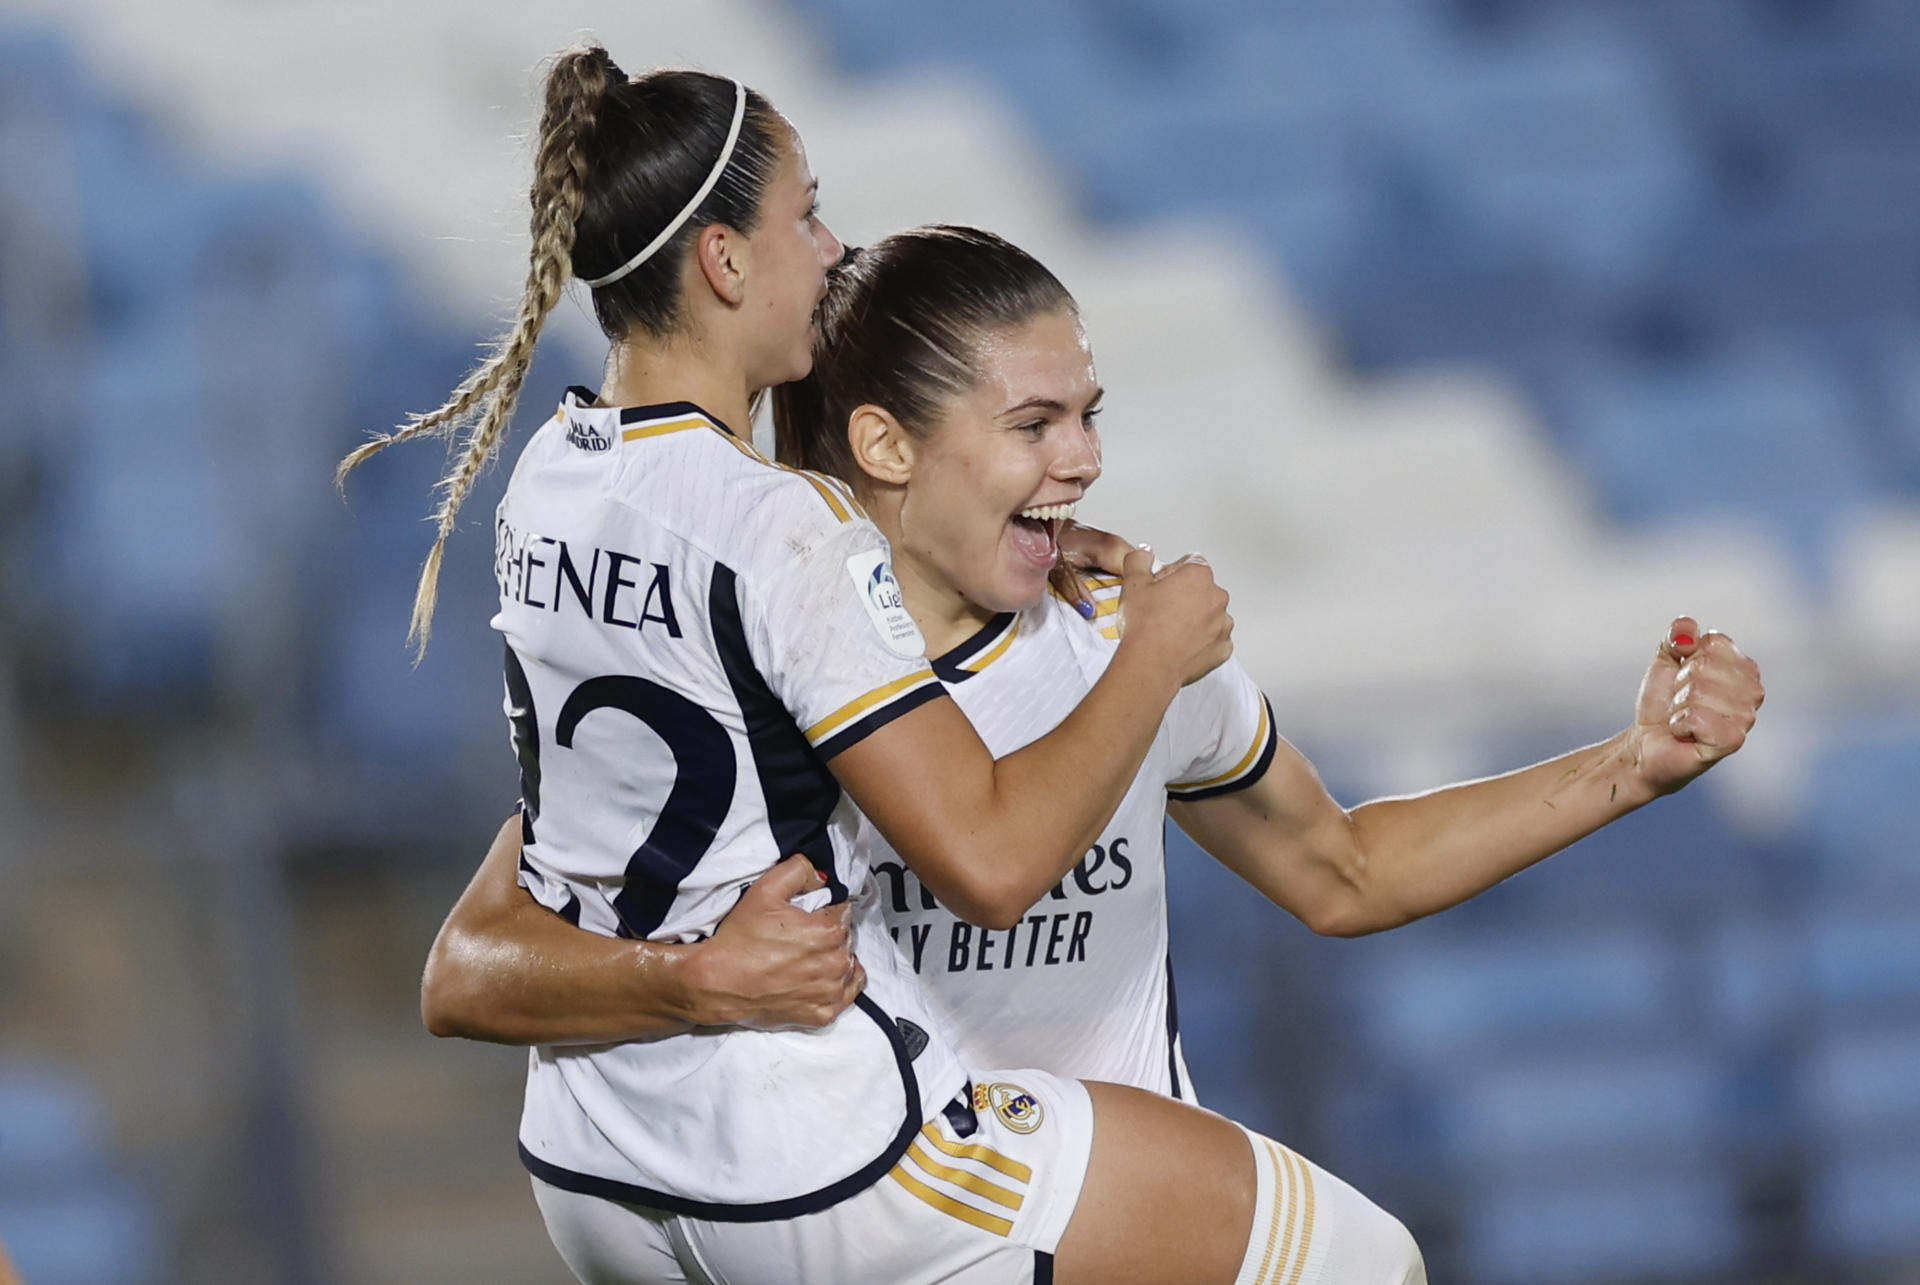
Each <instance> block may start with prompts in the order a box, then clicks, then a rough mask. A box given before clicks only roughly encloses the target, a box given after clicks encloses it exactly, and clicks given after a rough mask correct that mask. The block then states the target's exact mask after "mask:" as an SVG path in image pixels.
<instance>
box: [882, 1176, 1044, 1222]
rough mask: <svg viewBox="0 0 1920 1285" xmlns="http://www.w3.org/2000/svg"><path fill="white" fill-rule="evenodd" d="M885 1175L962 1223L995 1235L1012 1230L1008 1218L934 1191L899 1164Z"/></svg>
mask: <svg viewBox="0 0 1920 1285" xmlns="http://www.w3.org/2000/svg"><path fill="white" fill-rule="evenodd" d="M887 1177H889V1178H891V1179H893V1180H894V1181H895V1182H897V1183H899V1184H900V1185H901V1186H902V1187H905V1188H906V1189H907V1190H908V1191H910V1192H912V1193H913V1195H914V1196H916V1197H917V1198H919V1199H920V1200H923V1201H925V1202H926V1203H927V1204H929V1205H932V1206H933V1207H934V1208H935V1209H938V1210H939V1211H940V1212H941V1213H943V1214H950V1215H952V1216H953V1217H955V1218H958V1219H959V1220H960V1221H961V1222H963V1223H972V1224H973V1225H974V1226H975V1227H978V1228H980V1229H981V1230H982V1231H990V1232H992V1233H993V1234H994V1235H996V1236H1005V1235H1009V1234H1010V1233H1011V1232H1012V1231H1013V1223H1012V1222H1011V1221H1010V1220H1008V1219H1005V1218H1001V1217H998V1216H996V1215H994V1214H988V1213H982V1212H981V1211H980V1210H978V1209H975V1208H974V1207H973V1206H972V1205H965V1204H961V1203H960V1202H959V1201H957V1200H955V1199H954V1198H953V1197H952V1196H949V1195H947V1194H946V1193H945V1192H941V1191H935V1190H934V1189H933V1188H932V1187H929V1186H927V1184H926V1183H924V1182H921V1181H920V1180H919V1179H918V1178H916V1177H914V1176H913V1175H912V1174H910V1173H908V1172H907V1171H906V1170H905V1169H904V1168H903V1167H901V1166H900V1165H895V1166H894V1167H893V1168H892V1169H891V1170H889V1171H888V1173H887Z"/></svg>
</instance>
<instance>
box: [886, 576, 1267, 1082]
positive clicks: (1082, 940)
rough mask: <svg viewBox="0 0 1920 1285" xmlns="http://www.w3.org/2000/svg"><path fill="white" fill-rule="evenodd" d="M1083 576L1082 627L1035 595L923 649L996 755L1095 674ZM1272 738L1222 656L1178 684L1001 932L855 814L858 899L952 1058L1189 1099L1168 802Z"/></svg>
mask: <svg viewBox="0 0 1920 1285" xmlns="http://www.w3.org/2000/svg"><path fill="white" fill-rule="evenodd" d="M1089 585H1090V587H1091V588H1092V591H1093V593H1092V596H1093V598H1094V603H1095V606H1094V611H1095V615H1094V617H1093V619H1092V620H1091V621H1089V620H1085V619H1082V618H1081V616H1080V614H1079V613H1078V611H1076V610H1075V609H1074V608H1073V607H1071V606H1069V605H1068V604H1066V603H1065V602H1062V601H1060V600H1059V599H1058V598H1054V597H1049V598H1048V599H1047V600H1046V601H1045V602H1044V603H1042V604H1040V605H1039V606H1037V607H1034V608H1032V609H1030V610H1027V611H1024V612H1021V613H1019V614H1017V615H1015V614H1011V613H1009V614H1005V615H1001V616H997V617H995V618H994V619H993V620H992V621H991V622H989V623H988V624H987V625H986V626H985V627H984V628H983V629H982V630H981V631H980V632H979V633H977V634H976V635H974V637H973V638H971V639H969V640H968V641H967V642H965V643H962V644H961V645H960V646H959V647H956V648H955V649H954V650H952V651H950V652H948V653H947V654H946V655H944V656H940V657H938V658H936V659H935V660H934V661H933V667H934V671H935V672H936V673H937V674H939V675H940V678H941V680H942V681H943V682H945V683H946V684H947V686H948V688H949V690H950V691H952V693H953V697H954V699H955V700H956V701H958V702H959V704H960V708H961V709H962V710H963V711H965V713H966V715H967V717H968V719H969V720H971V721H972V723H973V725H974V727H975V729H977V730H978V731H979V733H980V737H981V739H982V740H983V741H985V742H986V744H987V747H988V748H989V749H990V750H992V751H993V753H994V755H995V756H996V757H999V756H1003V755H1006V754H1010V753H1012V752H1013V751H1015V750H1017V749H1019V748H1020V747H1022V746H1024V745H1027V744H1029V743H1031V742H1032V741H1035V740H1037V739H1039V738H1040V737H1042V736H1044V735H1046V734H1047V733H1048V732H1050V731H1052V730H1053V729H1054V728H1055V727H1056V726H1058V725H1059V723H1060V721H1061V720H1062V719H1064V718H1065V717H1066V716H1067V715H1068V714H1069V713H1071V712H1072V711H1073V708H1074V707H1075V706H1076V705H1078V704H1079V703H1080V701H1081V700H1082V699H1084V698H1085V696H1086V694H1087V692H1088V691H1089V690H1090V689H1091V688H1092V687H1093V685H1094V683H1095V682H1097V681H1098V680H1099V678H1100V675H1101V674H1102V673H1104V672H1105V671H1106V666H1107V663H1108V661H1109V660H1111V659H1112V656H1113V653H1114V650H1115V648H1116V647H1117V645H1118V643H1117V639H1118V636H1119V629H1118V625H1117V620H1118V616H1117V611H1118V608H1119V605H1120V599H1119V593H1120V585H1119V582H1118V581H1117V580H1113V579H1107V578H1101V579H1096V580H1092V581H1089ZM1277 741H1278V738H1277V735H1276V733H1275V731H1274V727H1273V719H1272V715H1271V711H1270V710H1269V708H1268V706H1267V702H1266V700H1265V699H1264V698H1263V697H1262V696H1261V694H1260V691H1259V689H1258V688H1257V687H1256V686H1255V685H1254V683H1253V680H1252V679H1250V678H1249V677H1248V676H1247V674H1246V671H1245V670H1243V669H1241V668H1240V666H1239V664H1238V663H1237V662H1236V661H1232V660H1229V661H1228V662H1227V663H1226V664H1224V665H1222V666H1220V667H1219V668H1218V669H1215V670H1214V671H1213V672H1212V673H1211V674H1208V675H1207V676H1206V677H1205V678H1203V679H1201V680H1200V681H1198V682H1196V683H1193V684H1190V685H1189V686H1187V687H1184V688H1182V689H1181V691H1180V694H1179V695H1178V696H1177V697H1176V698H1175V699H1174V702H1173V704H1172V706H1171V707H1170V708H1169V710H1168V712H1167V717H1166V719H1165V720H1164V721H1163V722H1162V723H1161V726H1160V732H1159V735H1158V736H1157V737H1155V739H1154V743H1153V748H1152V749H1151V750H1150V751H1149V752H1148V754H1147V758H1146V761H1145V762H1144V763H1143V764H1142V766H1141V769H1140V772H1139V775H1138V776H1136V777H1135V778H1134V782H1133V785H1132V786H1131V787H1130V788H1129V789H1128V791H1127V794H1126V798H1125V799H1124V800H1123V801H1122V802H1121V804H1120V808H1119V810H1118V811H1117V812H1116V813H1115V814H1114V817H1113V819H1112V820H1111V821H1109V822H1108V823H1107V826H1106V828H1105V830H1104V831H1103V832H1102V833H1101V835H1100V839H1099V841H1098V842H1097V843H1095V845H1094V846H1093V848H1092V849H1090V850H1089V851H1088V852H1087V854H1086V856H1085V857H1083V858H1082V859H1081V860H1080V863H1079V864H1078V865H1077V866H1075V867H1074V868H1073V869H1072V870H1071V871H1070V872H1069V873H1068V874H1067V876H1066V878H1064V879H1062V880H1061V881H1060V882H1059V884H1057V885H1056V886H1055V887H1054V888H1053V889H1052V890H1051V891H1049V892H1048V893H1047V894H1046V895H1045V896H1043V897H1042V898H1041V899H1040V900H1039V901H1038V902H1037V903H1035V904H1034V906H1033V908H1032V909H1031V910H1029V911H1028V912H1027V914H1026V916H1025V917H1024V918H1023V919H1022V920H1021V921H1020V923H1019V924H1018V925H1016V926H1015V927H1014V928H1012V929H1011V930H1008V931H1005V932H993V931H988V930H985V929H982V928H980V927H978V926H976V925H973V924H969V923H966V922H965V921H963V920H961V919H959V918H958V917H956V916H955V915H954V914H953V913H952V912H950V911H949V910H947V909H946V907H944V906H942V905H940V904H939V903H938V901H937V900H936V899H935V898H934V896H933V895H932V893H930V892H928V891H927V889H926V888H925V887H924V886H923V885H922V884H921V883H920V881H919V880H918V879H916V878H915V877H914V875H913V873H912V872H911V871H909V870H907V869H906V868H905V865H904V863H903V862H901V860H900V858H899V857H898V856H897V855H895V854H894V853H893V851H892V850H891V849H890V848H888V847H887V845H886V840H885V839H884V838H883V837H882V836H881V835H880V833H879V831H878V830H877V829H876V828H875V827H874V826H872V825H871V824H870V823H865V822H863V823H862V829H861V842H862V843H863V844H865V845H868V846H869V847H870V850H871V852H872V853H873V856H872V865H873V870H874V874H875V878H874V880H873V882H872V885H871V888H870V890H869V893H868V894H867V895H870V896H872V897H874V898H876V899H878V900H879V902H880V903H881V909H882V911H883V913H884V914H885V916H886V920H887V923H888V925H889V926H890V927H891V929H892V932H893V935H894V939H895V941H896V942H898V944H899V946H900V948H901V953H902V954H904V955H905V956H906V959H907V961H908V963H909V965H910V966H911V967H912V968H913V970H914V971H915V972H916V973H918V974H919V977H920V980H921V982H922V984H923V985H924V986H925V987H926V990H927V998H928V1002H929V1003H930V1004H931V1005H932V1007H933V1008H934V1009H935V1010H936V1011H937V1012H938V1013H939V1015H940V1016H941V1017H943V1018H944V1019H945V1021H946V1027H947V1031H948V1033H949V1034H950V1035H951V1036H952V1037H953V1038H954V1039H955V1040H956V1042H957V1043H958V1044H959V1046H960V1052H961V1056H962V1058H963V1059H964V1060H965V1061H966V1062H967V1064H968V1065H978V1066H1036V1067H1039V1068H1041V1069H1042V1070H1046V1071H1051V1072H1053V1073H1054V1074H1056V1075H1065V1076H1073V1077H1076V1078H1079V1079H1089V1080H1111V1081H1115V1082H1118V1083H1122V1084H1133V1085H1138V1086H1140V1087H1142V1088H1146V1089H1152V1090H1154V1091H1156V1092H1160V1093H1168V1094H1172V1095H1174V1096H1177V1097H1185V1098H1189V1099H1191V1097H1192V1095H1193V1086H1192V1084H1191V1082H1190V1081H1189V1080H1188V1078H1187V1074H1186V1064H1185V1061H1184V1059H1183V1057H1182V1055H1181V1051H1180V1043H1179V1031H1178V1021H1177V1016H1178V1014H1177V1009H1176V1006H1175V1002H1174V991H1173V976H1172V970H1171V966H1170V964H1169V961H1168V956H1167V897H1166V852H1165V829H1164V827H1165V822H1166V802H1167V798H1168V796H1169V795H1171V796H1172V797H1175V798H1181V799H1203V798H1209V797H1212V796H1214V795H1217V794H1225V793H1228V792H1230V791H1233V790H1237V789H1244V788H1245V787H1247V786H1249V785H1251V784H1253V783H1254V782H1255V781H1257V780H1258V779H1259V778H1260V777H1261V775H1262V774H1263V773H1264V772H1265V771H1266V769H1267V766H1268V764H1269V763H1271V761H1272V759H1273V753H1274V748H1275V745H1276V744H1277Z"/></svg>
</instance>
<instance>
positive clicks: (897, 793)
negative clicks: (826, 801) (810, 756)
mask: <svg viewBox="0 0 1920 1285" xmlns="http://www.w3.org/2000/svg"><path fill="white" fill-rule="evenodd" d="M828 766H829V767H831V768H832V770H833V774H834V776H835V777H836V778H838V780H839V781H840V784H841V785H842V786H843V787H844V788H845V789H846V791H847V793H848V794H849V795H850V796H852V798H853V801H854V802H855V803H856V804H858V805H859V807H860V810H861V811H862V812H864V813H866V815H867V817H868V819H869V820H871V821H872V822H873V823H874V825H876V826H877V827H879V830H880V833H881V834H883V835H885V836H886V839H887V842H888V843H890V844H892V845H893V847H894V849H895V850H896V851H898V852H899V853H900V855H901V856H902V857H904V858H906V859H907V861H908V864H910V865H912V866H913V867H914V870H915V873H917V874H919V875H920V877H921V878H922V879H929V876H931V879H929V883H930V885H937V884H938V883H939V882H940V879H941V876H942V874H943V873H945V872H944V871H943V870H942V868H941V865H942V858H943V855H944V854H945V853H947V852H949V851H951V850H952V849H953V847H954V846H955V845H954V844H953V843H952V842H951V839H952V838H953V837H955V836H956V835H959V834H965V833H967V832H968V831H969V830H970V829H971V826H972V824H973V822H974V821H975V820H977V819H978V817H979V816H980V809H981V808H983V807H984V806H985V804H986V799H987V795H988V793H989V792H990V789H991V780H992V773H993V756H992V754H991V753H989V752H988V750H987V747H986V745H985V744H984V743H983V742H982V741H981V740H980V734H979V733H978V732H977V731H975V730H974V727H973V724H972V723H970V722H968V721H967V716H966V715H965V714H963V713H961V711H960V707H959V706H958V705H956V704H955V703H954V702H953V700H952V698H951V697H946V696H942V697H941V698H940V699H937V700H930V701H927V702H926V703H924V704H922V705H919V706H917V707H915V708H914V709H911V710H909V711H907V712H906V713H904V714H902V715H901V716H900V717H898V718H895V719H893V720H892V721H890V722H888V723H887V724H886V725H885V726H884V727H881V728H880V729H878V730H877V731H875V732H873V733H871V734H870V735H868V736H866V737H864V738H862V739H861V740H860V741H859V742H858V743H857V744H855V745H852V746H850V747H848V748H847V749H845V750H843V751H842V752H840V753H838V754H835V755H834V756H833V758H832V759H830V760H829V762H828ZM923 866H926V867H929V868H927V869H922V867H923ZM935 892H936V895H938V887H937V886H936V887H935Z"/></svg>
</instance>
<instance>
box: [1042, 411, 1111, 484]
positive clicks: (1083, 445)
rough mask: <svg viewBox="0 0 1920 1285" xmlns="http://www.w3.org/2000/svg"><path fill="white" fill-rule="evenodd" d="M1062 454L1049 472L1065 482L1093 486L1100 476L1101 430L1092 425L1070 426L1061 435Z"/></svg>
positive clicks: (1055, 460)
mask: <svg viewBox="0 0 1920 1285" xmlns="http://www.w3.org/2000/svg"><path fill="white" fill-rule="evenodd" d="M1058 440H1059V442H1060V453H1059V454H1058V455H1056V456H1054V458H1053V467H1052V469H1051V470H1049V471H1050V472H1051V473H1052V474H1053V476H1054V477H1056V478H1058V479H1060V480H1061V481H1063V482H1078V483H1079V484H1080V485H1081V486H1083V487H1086V486H1092V485H1093V482H1094V479H1096V478H1098V477H1099V476H1100V430H1098V429H1096V428H1094V427H1093V426H1092V425H1090V424H1085V423H1081V424H1072V425H1068V426H1067V427H1066V428H1065V429H1064V430H1063V431H1062V432H1061V433H1060V435H1059V439H1058Z"/></svg>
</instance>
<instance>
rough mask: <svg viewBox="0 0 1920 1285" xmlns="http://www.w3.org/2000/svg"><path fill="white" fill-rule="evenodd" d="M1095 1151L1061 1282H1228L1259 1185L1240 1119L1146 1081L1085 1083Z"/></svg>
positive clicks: (1059, 1265)
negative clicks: (1146, 1085) (1167, 1094)
mask: <svg viewBox="0 0 1920 1285" xmlns="http://www.w3.org/2000/svg"><path fill="white" fill-rule="evenodd" d="M1087 1089H1088V1091H1089V1093H1090V1094H1091V1096H1092V1099H1093V1117H1094V1127H1093V1154H1092V1157H1091V1159H1090V1160H1089V1162H1088V1165H1087V1176H1086V1181H1085V1184H1084V1185H1083V1186H1082V1188H1081V1192H1080V1203H1079V1206H1078V1207H1077V1208H1076V1209H1075V1210H1074V1214H1073V1220H1072V1221H1071V1222H1070V1223H1069V1224H1068V1226H1067V1230H1066V1234H1065V1235H1064V1236H1063V1237H1062V1238H1061V1241H1060V1248H1059V1253H1058V1255H1057V1256H1056V1259H1055V1267H1054V1270H1055V1277H1054V1279H1055V1281H1056V1282H1058V1285H1233V1282H1234V1278H1235V1276H1236V1275H1237V1274H1238V1272H1239V1270H1240V1263H1241V1259H1242V1258H1243V1257H1244V1256H1245V1254H1246V1250H1247V1243H1248V1237H1249V1235H1250V1230H1251V1228H1252V1226H1253V1216H1254V1196H1255V1192H1256V1189H1257V1186H1258V1181H1257V1177H1256V1174H1255V1171H1254V1157H1253V1152H1252V1150H1251V1149H1250V1148H1249V1146H1248V1145H1247V1134H1246V1133H1245V1132H1244V1131H1243V1130H1242V1129H1241V1128H1240V1126H1239V1125H1237V1124H1235V1123H1233V1122H1232V1121H1231V1120H1228V1119H1226V1118H1225V1117H1223V1116H1218V1115H1215V1114H1214V1113H1213V1112H1211V1111H1203V1110H1201V1109H1200V1108H1199V1107H1195V1106H1191V1105H1189V1104H1187V1103H1184V1102H1176V1101H1174V1100H1173V1099H1171V1098H1163V1097H1161V1096H1160V1095H1159V1094H1156V1093H1148V1092H1147V1091H1145V1090H1144V1089H1135V1088H1129V1087H1127V1086H1125V1085H1119V1084H1100V1083H1089V1084H1088V1085H1087Z"/></svg>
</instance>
